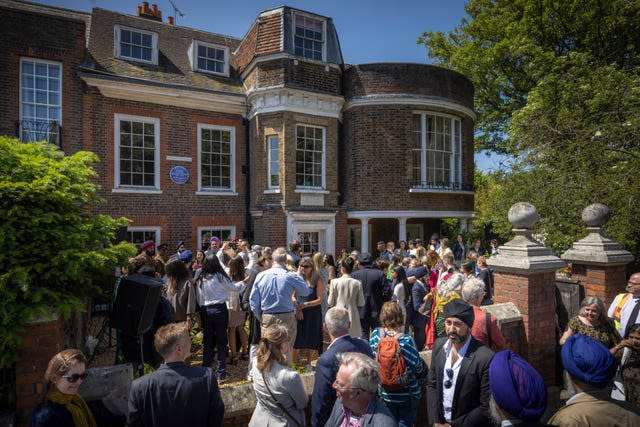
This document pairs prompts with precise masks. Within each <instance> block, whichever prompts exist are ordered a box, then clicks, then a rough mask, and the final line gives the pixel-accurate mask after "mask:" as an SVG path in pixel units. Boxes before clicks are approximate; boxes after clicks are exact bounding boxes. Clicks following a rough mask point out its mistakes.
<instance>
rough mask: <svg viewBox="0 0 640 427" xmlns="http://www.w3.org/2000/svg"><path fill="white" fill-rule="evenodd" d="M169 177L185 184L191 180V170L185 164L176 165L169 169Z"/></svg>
mask: <svg viewBox="0 0 640 427" xmlns="http://www.w3.org/2000/svg"><path fill="white" fill-rule="evenodd" d="M169 177H170V178H171V181H173V182H174V183H176V184H184V183H185V182H187V181H189V170H188V169H187V168H185V167H184V166H174V167H172V168H171V170H170V171H169Z"/></svg>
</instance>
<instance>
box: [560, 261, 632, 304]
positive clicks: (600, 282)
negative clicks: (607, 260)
mask: <svg viewBox="0 0 640 427" xmlns="http://www.w3.org/2000/svg"><path fill="white" fill-rule="evenodd" d="M571 279H572V280H574V281H576V282H578V284H579V285H580V286H582V287H583V288H584V296H585V297H598V298H600V299H601V300H602V302H603V303H604V304H605V307H608V306H609V304H611V302H612V301H613V299H614V298H615V296H616V295H618V294H619V293H621V292H625V286H626V282H627V267H626V265H607V266H604V265H586V264H580V263H578V262H573V263H572V264H571Z"/></svg>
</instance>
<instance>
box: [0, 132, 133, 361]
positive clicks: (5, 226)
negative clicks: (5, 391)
mask: <svg viewBox="0 0 640 427" xmlns="http://www.w3.org/2000/svg"><path fill="white" fill-rule="evenodd" d="M97 160H98V159H97V156H96V155H95V154H92V153H89V152H78V153H75V154H73V155H71V156H65V155H64V154H63V153H62V152H61V151H59V150H58V149H57V148H56V147H54V146H52V145H48V144H46V143H29V144H23V143H21V142H20V141H18V140H16V139H11V138H6V137H0V301H2V310H0V325H1V326H0V368H7V367H11V366H13V364H14V363H15V361H16V357H17V353H16V345H17V343H18V342H19V339H20V332H21V330H22V328H21V325H22V324H23V322H25V321H29V320H33V319H34V318H36V317H37V316H39V315H45V314H49V313H51V311H52V308H55V310H56V311H57V312H59V313H61V314H62V315H63V316H68V315H69V314H70V313H71V312H72V311H73V310H76V309H82V308H83V305H84V303H85V302H86V298H87V297H89V296H92V295H95V292H96V288H95V287H94V286H92V285H91V279H93V278H101V277H106V276H107V275H109V274H113V270H114V268H115V267H116V266H118V265H123V264H124V261H125V260H126V259H127V258H128V257H130V256H132V255H133V254H134V253H135V247H134V246H133V245H131V244H130V243H124V242H123V243H119V244H117V245H112V244H111V243H110V242H111V240H112V239H113V238H114V237H115V232H116V229H117V227H119V226H126V224H127V220H126V219H119V220H114V219H112V218H110V217H108V216H106V215H94V214H92V213H91V212H90V209H92V208H95V207H97V206H98V205H99V204H100V203H101V200H100V198H99V197H98V196H97V193H96V190H97V185H96V184H95V182H94V178H95V177H96V174H95V172H94V171H93V169H92V168H91V165H92V164H94V163H95V162H97Z"/></svg>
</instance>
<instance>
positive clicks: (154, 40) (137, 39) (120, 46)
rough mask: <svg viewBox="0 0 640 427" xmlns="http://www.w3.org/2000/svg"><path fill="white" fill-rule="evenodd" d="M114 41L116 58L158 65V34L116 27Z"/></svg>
mask: <svg viewBox="0 0 640 427" xmlns="http://www.w3.org/2000/svg"><path fill="white" fill-rule="evenodd" d="M115 41H116V56H117V57H118V58H122V59H129V60H132V61H139V62H146V63H149V64H157V63H158V34H156V33H153V32H150V31H144V30H138V29H135V28H128V27H122V26H120V25H116V26H115Z"/></svg>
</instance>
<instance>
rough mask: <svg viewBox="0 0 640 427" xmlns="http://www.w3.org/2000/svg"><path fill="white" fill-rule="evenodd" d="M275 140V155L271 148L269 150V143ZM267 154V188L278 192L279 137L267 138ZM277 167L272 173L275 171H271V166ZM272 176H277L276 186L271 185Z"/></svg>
mask: <svg viewBox="0 0 640 427" xmlns="http://www.w3.org/2000/svg"><path fill="white" fill-rule="evenodd" d="M273 140H275V141H276V144H277V145H276V150H275V153H274V152H273V150H272V148H271V143H272V141H273ZM267 153H268V156H267V158H268V160H267V162H268V164H267V188H268V189H269V190H270V191H272V192H278V191H279V190H280V136H279V135H269V136H267ZM274 154H275V156H276V158H275V159H274V158H273V156H274ZM274 163H275V164H276V165H277V168H278V170H277V173H274V172H275V171H274V170H273V169H272V165H273V164H274ZM273 175H277V176H278V185H273V183H272V182H271V177H272V176H273Z"/></svg>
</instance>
